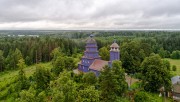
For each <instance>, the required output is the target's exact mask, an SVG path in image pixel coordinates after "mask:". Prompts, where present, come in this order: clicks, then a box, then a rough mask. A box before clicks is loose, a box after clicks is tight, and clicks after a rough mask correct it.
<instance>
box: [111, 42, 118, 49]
mask: <svg viewBox="0 0 180 102" xmlns="http://www.w3.org/2000/svg"><path fill="white" fill-rule="evenodd" d="M110 47H111V48H112V47H115V48H119V45H118V44H117V43H116V42H114V43H113V44H112V45H111V46H110Z"/></svg>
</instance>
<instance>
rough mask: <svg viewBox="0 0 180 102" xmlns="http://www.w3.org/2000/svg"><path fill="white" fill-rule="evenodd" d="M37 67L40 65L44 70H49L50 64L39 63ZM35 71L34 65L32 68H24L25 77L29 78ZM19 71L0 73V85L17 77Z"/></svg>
mask: <svg viewBox="0 0 180 102" xmlns="http://www.w3.org/2000/svg"><path fill="white" fill-rule="evenodd" d="M38 65H41V66H42V67H44V68H47V69H50V68H51V67H52V65H51V63H50V62H48V63H40V64H38ZM35 70H36V65H32V66H28V67H26V68H24V71H25V74H26V76H27V77H29V76H30V75H32V74H33V73H34V72H35ZM18 72H19V70H13V71H12V70H10V71H5V72H1V73H0V83H2V82H3V81H8V80H10V79H12V78H14V77H15V76H17V75H18Z"/></svg>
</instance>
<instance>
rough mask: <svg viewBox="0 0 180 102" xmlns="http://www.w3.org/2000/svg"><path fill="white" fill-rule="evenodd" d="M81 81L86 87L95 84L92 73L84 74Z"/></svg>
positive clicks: (95, 79)
mask: <svg viewBox="0 0 180 102" xmlns="http://www.w3.org/2000/svg"><path fill="white" fill-rule="evenodd" d="M82 79H83V82H84V83H86V84H88V85H94V84H95V83H96V82H97V77H96V75H95V74H94V73H93V72H89V73H86V74H84V75H83V78H82Z"/></svg>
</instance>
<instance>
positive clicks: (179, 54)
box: [171, 50, 180, 59]
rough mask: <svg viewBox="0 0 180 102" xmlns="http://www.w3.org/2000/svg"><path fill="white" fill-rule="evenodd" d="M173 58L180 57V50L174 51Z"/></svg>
mask: <svg viewBox="0 0 180 102" xmlns="http://www.w3.org/2000/svg"><path fill="white" fill-rule="evenodd" d="M171 58H172V59H180V51H178V50H176V51H173V52H172V54H171Z"/></svg>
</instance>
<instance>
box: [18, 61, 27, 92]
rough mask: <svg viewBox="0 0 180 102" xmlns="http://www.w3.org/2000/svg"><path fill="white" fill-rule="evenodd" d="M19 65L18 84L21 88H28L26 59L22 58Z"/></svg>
mask: <svg viewBox="0 0 180 102" xmlns="http://www.w3.org/2000/svg"><path fill="white" fill-rule="evenodd" d="M17 66H18V67H19V69H20V70H19V74H18V84H17V87H18V88H19V89H20V90H24V89H28V88H29V81H28V80H27V78H26V75H25V72H24V70H23V69H24V68H25V67H26V65H25V62H24V59H20V60H19V62H18V64H17Z"/></svg>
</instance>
